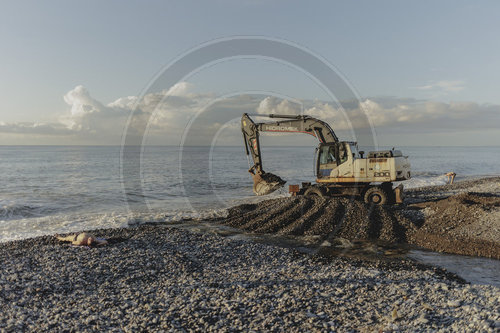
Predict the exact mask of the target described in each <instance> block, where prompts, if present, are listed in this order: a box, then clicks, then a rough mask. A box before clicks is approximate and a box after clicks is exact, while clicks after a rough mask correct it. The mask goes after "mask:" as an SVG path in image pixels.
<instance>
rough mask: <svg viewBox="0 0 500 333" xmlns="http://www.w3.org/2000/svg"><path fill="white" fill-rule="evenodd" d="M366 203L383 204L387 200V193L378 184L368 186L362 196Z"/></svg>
mask: <svg viewBox="0 0 500 333" xmlns="http://www.w3.org/2000/svg"><path fill="white" fill-rule="evenodd" d="M363 199H364V201H365V202H366V203H369V204H374V205H385V204H386V203H387V201H388V196H387V193H386V192H385V191H384V190H383V189H381V188H380V187H378V186H374V187H370V188H369V189H368V190H367V191H366V192H365V195H364V196H363Z"/></svg>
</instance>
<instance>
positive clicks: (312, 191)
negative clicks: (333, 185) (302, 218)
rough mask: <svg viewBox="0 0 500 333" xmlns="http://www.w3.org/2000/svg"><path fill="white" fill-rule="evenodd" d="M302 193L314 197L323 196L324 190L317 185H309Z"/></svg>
mask: <svg viewBox="0 0 500 333" xmlns="http://www.w3.org/2000/svg"><path fill="white" fill-rule="evenodd" d="M304 195H308V196H315V197H321V198H322V197H324V196H325V192H324V191H323V190H322V189H320V188H318V187H309V188H308V189H307V190H306V191H305V192H304Z"/></svg>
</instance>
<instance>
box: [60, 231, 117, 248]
mask: <svg viewBox="0 0 500 333" xmlns="http://www.w3.org/2000/svg"><path fill="white" fill-rule="evenodd" d="M56 238H57V239H59V240H60V241H62V242H71V244H73V245H77V246H80V245H87V246H93V245H95V246H99V245H105V244H108V241H106V240H105V239H100V238H97V237H95V236H94V235H92V234H89V233H86V232H81V233H79V234H73V235H68V236H56Z"/></svg>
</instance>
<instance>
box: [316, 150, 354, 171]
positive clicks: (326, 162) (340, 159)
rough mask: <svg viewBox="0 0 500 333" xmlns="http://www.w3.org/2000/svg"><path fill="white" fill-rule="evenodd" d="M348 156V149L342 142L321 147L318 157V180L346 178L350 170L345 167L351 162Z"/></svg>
mask: <svg viewBox="0 0 500 333" xmlns="http://www.w3.org/2000/svg"><path fill="white" fill-rule="evenodd" d="M349 155H350V149H349V147H347V146H346V144H345V143H344V142H340V143H338V144H331V145H321V146H320V147H319V155H318V173H317V174H318V178H328V177H339V176H340V177H342V176H347V174H348V173H350V172H349V171H350V170H351V169H352V168H350V167H349V166H348V165H347V164H349V163H347V162H349V161H352V159H349ZM351 164H352V163H351ZM344 169H346V170H344ZM332 171H333V173H332ZM344 174H345V175H344Z"/></svg>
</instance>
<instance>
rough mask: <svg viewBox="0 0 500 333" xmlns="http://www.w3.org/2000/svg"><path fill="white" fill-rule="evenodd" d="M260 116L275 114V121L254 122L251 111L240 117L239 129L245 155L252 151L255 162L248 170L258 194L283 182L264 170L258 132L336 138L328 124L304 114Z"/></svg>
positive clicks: (326, 141)
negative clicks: (243, 142) (241, 134)
mask: <svg viewBox="0 0 500 333" xmlns="http://www.w3.org/2000/svg"><path fill="white" fill-rule="evenodd" d="M256 116H259V117H268V118H278V119H283V120H278V121H274V122H265V123H255V122H254V121H253V120H252V119H251V118H250V115H249V114H247V113H244V114H243V116H242V117H241V130H242V133H243V139H244V140H245V150H246V153H247V155H252V160H253V162H254V165H253V166H252V167H251V168H250V169H249V170H248V171H249V172H250V173H251V174H252V177H253V181H254V186H253V191H254V193H255V194H257V195H265V194H269V193H272V192H274V191H275V190H277V189H278V188H280V187H282V186H283V185H284V184H285V181H284V180H282V179H281V178H280V177H278V176H276V175H274V174H272V173H267V172H265V171H264V169H263V168H262V154H261V150H260V142H259V132H284V133H305V134H309V135H312V136H314V137H316V138H317V139H318V140H319V141H320V142H321V143H333V142H338V141H339V140H338V138H337V136H336V135H335V132H334V131H333V130H332V128H331V127H330V125H328V124H327V123H325V122H324V121H321V120H319V119H316V118H313V117H311V116H307V115H277V114H268V115H262V114H258V115H256Z"/></svg>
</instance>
